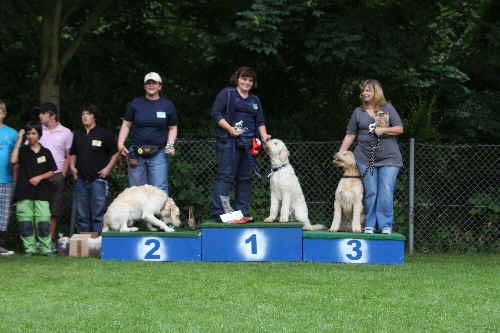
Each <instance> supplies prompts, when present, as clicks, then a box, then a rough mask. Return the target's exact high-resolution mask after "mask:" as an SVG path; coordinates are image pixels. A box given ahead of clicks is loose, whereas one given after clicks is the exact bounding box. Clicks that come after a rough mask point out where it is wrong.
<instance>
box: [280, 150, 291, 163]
mask: <svg viewBox="0 0 500 333" xmlns="http://www.w3.org/2000/svg"><path fill="white" fill-rule="evenodd" d="M279 156H280V161H281V162H282V163H285V162H286V161H287V160H288V156H290V152H289V151H288V149H287V148H286V147H283V148H281V150H280V154H279Z"/></svg>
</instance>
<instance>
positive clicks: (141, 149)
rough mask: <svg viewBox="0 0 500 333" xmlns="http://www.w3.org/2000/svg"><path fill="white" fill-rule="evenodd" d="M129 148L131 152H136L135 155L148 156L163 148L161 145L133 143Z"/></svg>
mask: <svg viewBox="0 0 500 333" xmlns="http://www.w3.org/2000/svg"><path fill="white" fill-rule="evenodd" d="M130 148H131V152H132V154H134V153H135V154H136V155H137V156H140V157H144V158H149V157H153V156H155V155H156V154H158V153H159V152H160V151H162V150H163V146H154V145H133V146H132V147H130Z"/></svg>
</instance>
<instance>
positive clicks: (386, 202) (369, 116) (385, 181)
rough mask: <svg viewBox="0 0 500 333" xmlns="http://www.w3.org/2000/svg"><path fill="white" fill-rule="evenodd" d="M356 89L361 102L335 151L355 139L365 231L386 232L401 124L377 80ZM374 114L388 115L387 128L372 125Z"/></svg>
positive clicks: (390, 216)
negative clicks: (360, 177) (362, 195)
mask: <svg viewBox="0 0 500 333" xmlns="http://www.w3.org/2000/svg"><path fill="white" fill-rule="evenodd" d="M360 88H361V94H360V98H361V102H362V105H361V106H360V107H358V108H356V109H355V110H354V112H353V113H352V115H351V119H350V121H349V124H348V125H347V130H346V135H345V137H344V139H343V141H342V144H341V146H340V149H339V152H343V151H346V150H348V149H349V147H351V145H352V144H353V143H354V141H356V147H355V149H354V156H355V158H356V164H357V167H358V169H359V172H360V173H361V175H362V177H363V187H364V199H363V201H364V208H365V229H364V230H365V233H367V234H372V233H374V231H375V230H380V231H381V232H382V233H384V234H390V233H392V220H393V217H394V213H393V210H394V209H393V197H394V188H395V186H396V178H397V176H398V173H399V169H400V168H401V167H402V166H403V160H402V158H401V152H400V150H399V146H398V143H397V140H396V135H399V134H401V133H403V123H402V122H401V118H400V117H399V114H398V112H397V111H396V109H395V108H394V106H392V104H390V103H388V102H387V101H386V100H385V97H384V91H383V90H382V86H381V85H380V83H379V82H378V81H376V80H366V81H364V82H363V83H362V84H361V86H360ZM376 114H379V115H383V116H385V117H386V119H387V116H388V118H389V123H388V126H387V127H379V126H375V124H376V121H375V118H376Z"/></svg>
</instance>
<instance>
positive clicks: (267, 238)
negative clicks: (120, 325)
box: [101, 221, 406, 264]
mask: <svg viewBox="0 0 500 333" xmlns="http://www.w3.org/2000/svg"><path fill="white" fill-rule="evenodd" d="M198 227H199V229H196V230H189V229H176V231H175V232H103V233H102V250H101V259H103V260H141V261H317V262H338V263H357V264H403V263H404V248H405V240H406V238H405V236H403V235H401V234H398V233H393V234H390V235H385V234H354V233H347V232H329V231H327V230H318V231H303V230H302V224H300V223H264V222H251V223H245V224H223V223H215V222H213V221H206V222H205V223H202V224H200V225H199V226H198Z"/></svg>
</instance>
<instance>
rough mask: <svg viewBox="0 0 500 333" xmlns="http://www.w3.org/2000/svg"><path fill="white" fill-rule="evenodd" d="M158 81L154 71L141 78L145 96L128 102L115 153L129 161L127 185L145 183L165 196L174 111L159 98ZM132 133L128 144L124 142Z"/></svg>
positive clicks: (168, 103) (171, 105) (173, 133)
mask: <svg viewBox="0 0 500 333" xmlns="http://www.w3.org/2000/svg"><path fill="white" fill-rule="evenodd" d="M161 89H162V80H161V77H160V75H158V73H155V72H151V73H148V74H146V76H145V77H144V91H145V96H141V97H137V98H135V99H134V100H132V102H130V103H129V105H128V108H127V112H126V113H125V115H124V116H123V122H122V127H121V129H120V134H119V136H118V151H119V152H120V153H121V154H122V155H123V156H127V157H128V159H129V168H128V181H129V185H130V186H140V185H144V184H149V185H153V186H156V187H158V188H160V189H162V190H163V191H165V193H167V194H168V181H167V179H168V159H167V155H174V154H175V146H174V145H175V140H176V139H177V110H176V108H175V106H174V103H172V101H170V100H169V99H166V98H164V97H162V96H160V91H161ZM131 130H132V145H131V146H130V147H129V148H128V149H127V148H126V147H125V140H126V139H127V137H128V134H129V132H130V131H131Z"/></svg>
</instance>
